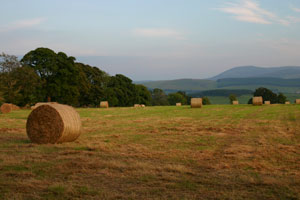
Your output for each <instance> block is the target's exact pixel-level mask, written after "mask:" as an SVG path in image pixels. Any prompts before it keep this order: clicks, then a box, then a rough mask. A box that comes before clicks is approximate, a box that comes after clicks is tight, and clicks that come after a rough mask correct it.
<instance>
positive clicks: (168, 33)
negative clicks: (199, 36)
mask: <svg viewBox="0 0 300 200" xmlns="http://www.w3.org/2000/svg"><path fill="white" fill-rule="evenodd" d="M133 34H134V35H137V36H142V37H169V38H174V39H178V40H184V39H185V37H184V36H183V34H182V33H180V32H178V31H176V30H172V29H167V28H137V29H134V30H133Z"/></svg>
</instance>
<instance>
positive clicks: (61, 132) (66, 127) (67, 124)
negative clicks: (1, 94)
mask: <svg viewBox="0 0 300 200" xmlns="http://www.w3.org/2000/svg"><path fill="white" fill-rule="evenodd" d="M81 129H82V127H81V121H80V116H79V114H78V113H77V112H76V110H75V109H74V108H72V107H71V106H67V105H62V104H58V103H56V104H45V105H41V106H39V107H37V108H36V109H34V110H33V111H32V112H31V113H30V115H29V117H28V119H27V123H26V132H27V135H28V137H29V139H30V140H31V141H32V142H34V143H38V144H47V143H51V144H54V143H63V142H72V141H74V140H76V139H77V138H78V137H79V135H80V133H81Z"/></svg>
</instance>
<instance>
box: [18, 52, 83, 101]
mask: <svg viewBox="0 0 300 200" xmlns="http://www.w3.org/2000/svg"><path fill="white" fill-rule="evenodd" d="M74 61H75V58H74V57H68V56H67V55H66V54H65V53H63V52H59V53H57V54H56V53H55V52H54V51H52V50H51V49H48V48H37V49H36V50H33V51H30V52H29V53H27V54H26V55H25V56H24V57H23V59H22V60H21V62H22V64H23V65H24V66H29V67H31V68H33V69H34V70H35V73H36V74H37V75H38V76H39V77H40V78H41V83H42V94H43V100H44V101H46V100H47V99H51V100H52V101H57V102H60V103H65V104H71V105H77V104H78V96H79V89H78V83H79V78H80V77H79V69H78V67H76V66H75V62H74Z"/></svg>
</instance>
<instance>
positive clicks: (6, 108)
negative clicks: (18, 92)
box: [0, 103, 12, 114]
mask: <svg viewBox="0 0 300 200" xmlns="http://www.w3.org/2000/svg"><path fill="white" fill-rule="evenodd" d="M0 110H1V113H3V114H6V113H10V112H11V111H12V104H10V103H4V104H2V106H1V107H0Z"/></svg>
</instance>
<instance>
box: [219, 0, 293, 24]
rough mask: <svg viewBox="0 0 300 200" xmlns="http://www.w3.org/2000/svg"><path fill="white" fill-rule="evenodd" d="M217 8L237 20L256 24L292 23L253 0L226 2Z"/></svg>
mask: <svg viewBox="0 0 300 200" xmlns="http://www.w3.org/2000/svg"><path fill="white" fill-rule="evenodd" d="M218 10H220V11H222V12H225V13H229V14H232V15H234V18H235V19H236V20H238V21H244V22H250V23H256V24H273V23H277V24H281V25H286V26H287V25H290V24H291V23H293V21H291V20H290V19H289V18H280V17H278V16H277V15H276V14H275V13H272V12H270V11H268V10H265V9H263V8H261V7H260V5H259V4H258V3H257V2H254V1H253V0H241V1H239V3H231V2H228V3H227V4H226V6H224V7H222V8H218Z"/></svg>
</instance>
